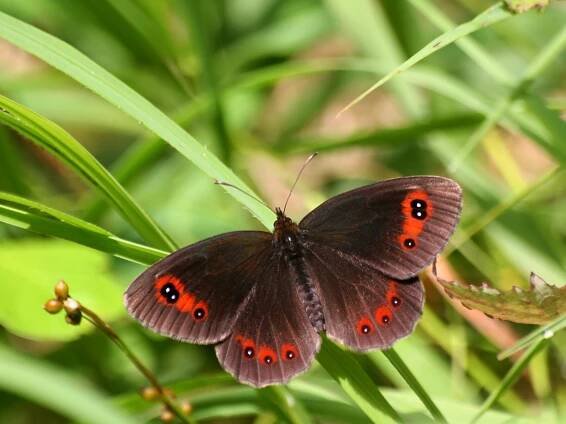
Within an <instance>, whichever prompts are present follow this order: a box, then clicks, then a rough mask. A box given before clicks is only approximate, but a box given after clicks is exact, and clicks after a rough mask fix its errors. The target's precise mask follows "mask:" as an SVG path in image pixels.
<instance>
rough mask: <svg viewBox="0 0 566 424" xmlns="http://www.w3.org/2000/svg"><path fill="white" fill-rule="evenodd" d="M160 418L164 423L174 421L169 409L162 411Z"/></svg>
mask: <svg viewBox="0 0 566 424" xmlns="http://www.w3.org/2000/svg"><path fill="white" fill-rule="evenodd" d="M160 418H161V421H163V422H164V423H170V422H171V421H173V420H174V419H175V415H174V414H173V412H171V411H170V410H169V409H164V410H163V412H162V413H161V417H160Z"/></svg>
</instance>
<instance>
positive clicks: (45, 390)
mask: <svg viewBox="0 0 566 424" xmlns="http://www.w3.org/2000/svg"><path fill="white" fill-rule="evenodd" d="M0 388H1V389H2V390H3V391H8V392H10V393H13V394H16V395H18V396H22V397H24V398H26V399H28V400H30V401H32V402H35V403H37V404H40V405H42V406H44V407H45V408H47V409H49V410H52V411H55V412H57V413H59V414H61V415H63V416H65V417H67V418H68V419H70V420H73V421H78V422H81V423H93V424H97V423H108V424H111V423H112V424H114V423H115V424H127V423H134V422H136V421H135V420H133V419H131V418H130V417H129V416H128V415H126V414H124V413H123V412H122V411H120V410H119V409H118V408H116V407H115V406H113V405H112V404H111V403H110V402H109V401H108V400H107V399H106V398H105V397H104V395H103V394H102V393H100V392H98V391H97V390H95V389H93V388H92V386H91V385H89V384H87V383H86V382H85V381H84V380H83V379H81V378H77V377H76V376H75V375H74V374H72V373H71V372H69V371H67V370H65V369H62V368H56V367H55V366H53V365H51V364H48V363H45V362H43V361H41V360H39V359H34V358H31V357H28V356H24V355H22V354H21V353H16V352H13V351H11V350H9V349H7V348H6V347H3V346H0Z"/></svg>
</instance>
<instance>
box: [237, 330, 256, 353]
mask: <svg viewBox="0 0 566 424" xmlns="http://www.w3.org/2000/svg"><path fill="white" fill-rule="evenodd" d="M235 339H236V343H238V344H239V345H240V347H241V348H242V355H244V358H246V359H253V358H255V355H256V348H255V343H254V341H253V340H252V339H246V338H244V337H243V336H240V335H237V336H236V337H235Z"/></svg>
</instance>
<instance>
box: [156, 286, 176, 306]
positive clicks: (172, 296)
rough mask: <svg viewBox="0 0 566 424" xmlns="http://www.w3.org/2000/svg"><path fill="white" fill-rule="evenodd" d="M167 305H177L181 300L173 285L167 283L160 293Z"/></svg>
mask: <svg viewBox="0 0 566 424" xmlns="http://www.w3.org/2000/svg"><path fill="white" fill-rule="evenodd" d="M159 293H160V294H161V296H163V297H164V298H165V300H166V301H167V303H175V302H177V301H178V300H179V292H178V291H177V289H176V288H175V286H174V285H173V284H172V283H167V284H165V285H164V286H163V287H161V290H160V291H159Z"/></svg>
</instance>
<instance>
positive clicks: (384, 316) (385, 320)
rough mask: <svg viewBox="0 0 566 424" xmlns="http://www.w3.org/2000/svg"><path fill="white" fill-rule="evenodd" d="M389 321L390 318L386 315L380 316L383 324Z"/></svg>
mask: <svg viewBox="0 0 566 424" xmlns="http://www.w3.org/2000/svg"><path fill="white" fill-rule="evenodd" d="M389 321H391V318H389V316H388V315H383V316H382V317H381V322H382V323H384V324H389Z"/></svg>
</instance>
